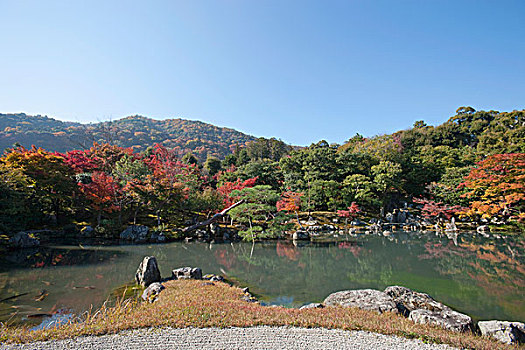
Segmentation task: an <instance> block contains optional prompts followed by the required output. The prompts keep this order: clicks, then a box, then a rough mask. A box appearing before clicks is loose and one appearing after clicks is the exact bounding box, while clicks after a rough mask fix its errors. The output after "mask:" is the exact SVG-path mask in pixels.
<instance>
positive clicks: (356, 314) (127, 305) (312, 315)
mask: <svg viewBox="0 0 525 350" xmlns="http://www.w3.org/2000/svg"><path fill="white" fill-rule="evenodd" d="M164 285H165V286H166V289H165V290H164V291H163V292H162V293H161V294H160V296H159V299H158V301H157V302H155V303H153V304H149V303H141V302H139V301H137V300H136V299H126V300H121V301H120V302H118V303H117V304H116V305H115V306H113V307H108V306H103V307H102V308H101V309H99V310H98V311H96V312H90V313H87V314H86V315H84V321H83V322H70V323H68V324H66V325H63V326H59V327H56V328H51V329H43V330H37V331H30V330H29V328H28V327H24V326H15V327H13V326H8V325H5V324H3V325H0V342H6V343H26V342H32V341H39V340H51V339H64V338H72V337H76V336H82V335H102V334H111V333H117V332H119V331H122V330H127V329H135V328H144V327H167V326H169V327H175V328H184V327H198V328H203V327H221V328H225V327H253V326H260V325H268V326H295V327H305V328H314V327H323V328H329V329H333V328H338V329H343V330H365V331H371V332H377V333H383V334H388V335H397V336H402V337H406V338H415V339H421V340H422V341H424V342H431V343H446V344H450V345H453V346H456V347H460V348H468V349H487V350H488V349H514V348H516V347H511V346H507V345H504V344H501V343H498V342H496V341H495V340H492V339H489V338H486V337H480V336H476V335H473V334H461V333H454V332H450V331H446V330H444V329H440V328H435V327H431V326H427V325H419V324H415V323H413V322H412V321H410V320H408V319H406V318H404V317H402V316H399V315H396V314H391V313H385V314H381V315H379V314H376V313H374V312H370V311H365V310H360V309H354V308H342V307H327V308H323V309H305V310H298V309H287V308H283V307H265V306H261V305H259V304H257V303H248V302H245V301H243V300H242V299H241V298H242V296H243V295H244V294H243V293H242V291H241V289H240V288H237V287H230V286H229V285H228V284H226V283H221V282H215V285H204V282H203V281H194V280H179V281H169V282H166V283H165V284H164Z"/></svg>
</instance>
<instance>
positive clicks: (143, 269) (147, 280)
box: [135, 256, 160, 287]
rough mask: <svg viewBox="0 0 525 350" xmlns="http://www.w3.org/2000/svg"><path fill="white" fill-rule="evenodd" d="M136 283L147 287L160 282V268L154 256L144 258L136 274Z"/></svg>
mask: <svg viewBox="0 0 525 350" xmlns="http://www.w3.org/2000/svg"><path fill="white" fill-rule="evenodd" d="M135 281H137V283H138V284H141V285H143V286H145V287H147V286H149V285H150V284H152V283H153V282H159V281H160V271H159V266H158V265H157V259H155V257H154V256H146V257H144V259H143V260H142V262H141V263H140V265H139V268H138V269H137V273H136V274H135Z"/></svg>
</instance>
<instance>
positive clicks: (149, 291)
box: [142, 282, 164, 303]
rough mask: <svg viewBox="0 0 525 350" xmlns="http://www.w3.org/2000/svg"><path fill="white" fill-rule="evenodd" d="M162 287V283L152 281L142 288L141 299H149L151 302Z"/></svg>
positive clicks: (155, 298)
mask: <svg viewBox="0 0 525 350" xmlns="http://www.w3.org/2000/svg"><path fill="white" fill-rule="evenodd" d="M163 289H164V286H163V285H162V284H160V283H159V282H153V283H152V284H150V285H149V286H148V288H146V289H144V292H143V293H142V299H143V300H144V301H149V302H150V303H153V302H154V301H155V300H157V296H158V295H159V294H160V292H161V291H162V290H163Z"/></svg>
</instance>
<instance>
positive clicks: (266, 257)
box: [0, 232, 525, 324]
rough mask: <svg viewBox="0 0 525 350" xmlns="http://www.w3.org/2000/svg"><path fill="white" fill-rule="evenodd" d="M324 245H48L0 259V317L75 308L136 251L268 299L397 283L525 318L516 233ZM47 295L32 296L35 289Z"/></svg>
mask: <svg viewBox="0 0 525 350" xmlns="http://www.w3.org/2000/svg"><path fill="white" fill-rule="evenodd" d="M339 239H342V240H340V241H334V242H330V243H322V244H321V243H301V244H299V245H297V246H296V245H294V244H293V243H292V242H286V241H278V242H267V243H258V244H255V246H254V247H253V252H252V245H251V244H250V243H233V244H211V245H210V244H207V243H169V244H159V245H126V246H118V245H116V246H87V245H82V246H81V247H80V246H79V245H70V246H49V247H41V248H39V249H37V250H25V251H17V252H8V253H6V254H4V256H2V257H1V258H0V300H1V299H4V298H8V297H11V296H13V295H17V294H22V293H28V294H26V295H24V296H21V297H18V298H14V299H10V300H7V301H4V302H0V321H5V320H7V319H10V320H12V321H13V322H26V321H29V322H31V323H37V324H38V323H39V322H41V321H42V318H38V317H30V318H28V316H34V315H35V314H39V313H55V312H57V311H59V312H64V313H70V312H73V313H81V312H83V311H85V310H88V309H89V308H90V307H91V306H93V307H98V306H100V305H101V304H102V303H103V302H104V301H105V300H106V299H107V298H108V295H110V293H111V292H112V291H113V290H114V289H115V288H117V287H119V286H121V285H123V284H125V283H128V282H131V281H132V280H133V276H134V273H135V271H136V268H137V266H138V264H139V263H140V261H141V260H142V257H144V256H146V255H153V256H155V257H157V260H158V262H159V266H160V270H161V274H162V276H169V275H170V274H171V270H172V269H173V268H176V267H182V266H198V267H201V268H202V269H203V272H204V273H215V274H222V275H225V276H227V277H229V278H231V279H232V280H235V281H237V283H238V284H239V285H241V286H248V287H250V290H251V291H252V293H255V294H257V295H258V296H259V297H260V299H261V300H262V301H264V302H266V303H268V304H279V305H285V306H289V307H297V306H301V305H303V304H305V303H309V302H319V301H322V300H323V299H324V298H325V297H326V296H327V295H328V294H330V293H332V292H334V291H338V290H344V289H358V288H376V289H383V288H385V287H386V286H389V285H403V286H406V287H409V288H412V289H414V290H417V291H422V292H425V293H428V294H430V295H431V296H433V297H434V298H435V299H437V300H438V301H441V302H443V303H445V304H447V305H449V306H451V307H453V308H455V309H456V310H458V311H460V312H463V313H466V314H468V315H470V316H472V317H473V318H474V319H477V320H479V319H502V320H516V321H524V320H525V298H524V296H525V264H524V259H525V244H524V242H523V240H522V239H516V238H506V239H494V238H484V237H480V236H477V235H472V234H463V235H460V236H459V237H457V238H456V239H449V238H447V237H446V236H437V235H435V234H420V233H404V232H401V233H395V234H393V235H391V236H387V237H383V236H370V235H362V236H358V237H346V238H344V237H343V238H339ZM42 290H45V293H44V294H47V296H46V297H45V298H44V299H43V300H41V301H37V300H35V299H36V297H38V296H39V295H41V294H42Z"/></svg>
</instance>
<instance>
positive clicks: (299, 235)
mask: <svg viewBox="0 0 525 350" xmlns="http://www.w3.org/2000/svg"><path fill="white" fill-rule="evenodd" d="M309 238H310V235H309V234H308V232H305V231H297V232H294V234H293V236H292V239H293V240H294V241H297V240H306V239H309Z"/></svg>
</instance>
